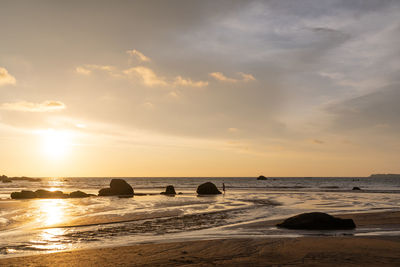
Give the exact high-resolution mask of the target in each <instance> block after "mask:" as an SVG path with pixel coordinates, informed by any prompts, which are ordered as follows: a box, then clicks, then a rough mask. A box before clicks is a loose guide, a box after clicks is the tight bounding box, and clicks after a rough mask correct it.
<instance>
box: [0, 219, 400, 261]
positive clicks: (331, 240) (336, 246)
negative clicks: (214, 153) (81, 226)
mask: <svg viewBox="0 0 400 267" xmlns="http://www.w3.org/2000/svg"><path fill="white" fill-rule="evenodd" d="M340 217H342V218H352V219H353V220H354V221H355V222H356V224H357V225H358V226H359V227H380V228H382V229H385V228H391V229H393V228H394V229H400V212H381V213H363V214H346V215H342V216H340ZM265 225H271V222H265ZM185 265H190V266H268V265H280V266H282V265H283V266H285V265H305V266H337V265H343V266H360V265H363V266H400V236H376V237H354V236H312V237H309V236H308V237H299V238H253V239H224V240H202V241H185V242H172V243H161V244H140V245H133V246H124V247H113V248H98V249H88V250H75V251H67V252H59V253H53V254H42V255H35V256H26V257H16V258H6V259H1V260H0V266H185Z"/></svg>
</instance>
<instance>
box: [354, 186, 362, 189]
mask: <svg viewBox="0 0 400 267" xmlns="http://www.w3.org/2000/svg"><path fill="white" fill-rule="evenodd" d="M352 190H361V188H359V187H358V186H355V187H353V189H352Z"/></svg>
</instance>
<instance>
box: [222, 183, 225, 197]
mask: <svg viewBox="0 0 400 267" xmlns="http://www.w3.org/2000/svg"><path fill="white" fill-rule="evenodd" d="M222 191H224V195H225V183H222Z"/></svg>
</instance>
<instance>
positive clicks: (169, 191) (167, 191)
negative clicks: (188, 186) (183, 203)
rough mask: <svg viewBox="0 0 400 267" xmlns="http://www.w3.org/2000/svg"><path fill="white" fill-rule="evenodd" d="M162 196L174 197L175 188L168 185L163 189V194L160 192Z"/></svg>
mask: <svg viewBox="0 0 400 267" xmlns="http://www.w3.org/2000/svg"><path fill="white" fill-rule="evenodd" d="M161 194H163V195H176V192H175V188H174V186H173V185H168V186H167V187H166V188H165V192H161Z"/></svg>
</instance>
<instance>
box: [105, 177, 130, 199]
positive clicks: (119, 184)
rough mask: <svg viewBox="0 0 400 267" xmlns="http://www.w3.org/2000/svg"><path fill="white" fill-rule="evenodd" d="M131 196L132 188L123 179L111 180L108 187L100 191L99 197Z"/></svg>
mask: <svg viewBox="0 0 400 267" xmlns="http://www.w3.org/2000/svg"><path fill="white" fill-rule="evenodd" d="M120 195H125V196H132V195H133V188H132V186H130V185H129V184H128V183H127V182H126V181H125V180H123V179H112V180H111V182H110V187H108V188H103V189H100V191H99V196H120Z"/></svg>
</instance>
